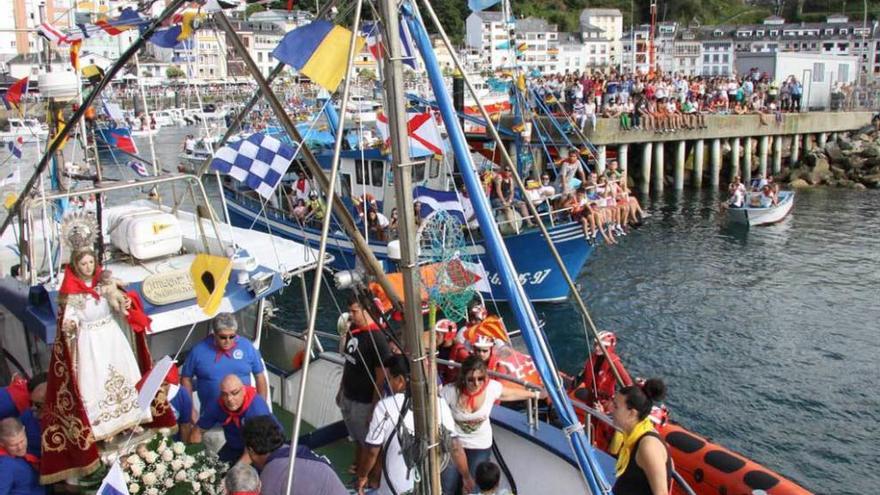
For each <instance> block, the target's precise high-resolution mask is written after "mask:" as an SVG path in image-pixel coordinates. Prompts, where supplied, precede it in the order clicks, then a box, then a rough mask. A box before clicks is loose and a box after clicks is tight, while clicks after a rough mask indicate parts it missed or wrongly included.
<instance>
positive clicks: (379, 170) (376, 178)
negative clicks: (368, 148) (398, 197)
mask: <svg viewBox="0 0 880 495" xmlns="http://www.w3.org/2000/svg"><path fill="white" fill-rule="evenodd" d="M370 175H372V176H373V186H375V187H382V183H383V182H384V181H385V162H384V161H382V160H370Z"/></svg>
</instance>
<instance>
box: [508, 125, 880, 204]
mask: <svg viewBox="0 0 880 495" xmlns="http://www.w3.org/2000/svg"><path fill="white" fill-rule="evenodd" d="M873 115H874V114H873V112H869V111H849V112H812V113H798V114H784V115H783V116H782V120H781V121H780V122H777V121H776V118H775V116H773V115H767V116H765V118H764V120H765V122H767V123H766V124H762V123H761V117H760V116H759V115H706V116H705V117H706V129H694V130H686V129H683V130H678V131H676V132H664V133H659V132H655V131H653V130H651V131H647V130H630V131H623V130H621V129H620V124H619V121H618V119H616V118H614V119H612V118H605V119H599V120H598V122H597V124H596V129H595V130H590V129H587V130H586V132H585V133H584V134H585V137H586V139H587V140H589V141H590V142H591V143H592V144H593V145H594V146H595V147H596V155H595V157H594V158H595V161H594V162H593V164H594V166H595V168H596V170H597V171H598V172H599V173H602V172H603V171H604V169H605V167H606V164H607V161H608V159H609V158H610V156H611V155H612V154H613V155H615V156H616V157H617V160H618V161H619V163H620V168H621V169H622V170H623V171H624V173H625V174H626V176H627V179H628V182H629V184H630V187H633V188H634V189H636V190H638V191H640V192H642V193H645V194H647V193H649V192H650V191H655V192H662V191H663V189H664V187H665V186H666V185H669V186H671V187H673V188H675V189H676V190H680V189H683V188H684V187H685V185H690V186H692V187H696V188H701V187H704V186H708V187H712V188H717V187H719V186H720V185H721V183H722V181H725V180H729V179H732V178H733V177H734V176H741V177H742V179H743V181H745V182H748V181H750V180H751V178H752V176H753V175H756V174H760V175H762V176H767V175H768V174H779V173H780V172H781V171H782V168H783V166H784V164H794V163H797V162H798V161H799V160H800V158H801V157H803V156H804V155H806V154H807V153H809V152H810V151H811V150H813V149H814V148H821V147H823V146H825V143H826V142H828V140H829V139H834V138H836V136H837V134H838V133H842V132H847V131H854V130H857V129H860V128H862V127H864V126H866V125H869V124H870V123H871V118H872V116H873ZM511 124H512V122H511V121H510V120H509V118H505V119H502V125H504V126H505V127H508V128H510V126H511ZM538 130H540V134H541V135H544V136H548V135H549V137H550V140H551V141H553V142H554V143H555V144H556V145H564V143H565V142H566V137H567V138H568V140H570V141H571V142H573V143H574V144H581V141H580V140H579V139H577V138H576V136H575V135H574V134H575V133H570V134H569V135H568V136H565V137H564V136H562V135H561V134H559V132H558V130H557V129H555V128H554V126H553V123H552V122H551V121H550V120H549V119H548V118H546V117H540V118H538V119H537V120H536V121H534V125H533V131H532V141H533V142H535V143H538V142H539V132H537V131H538ZM512 153H513V152H512ZM536 160H537V161H538V164H539V166H546V165H547V164H546V163H545V160H543V157H541V156H540V155H539V156H537V157H536ZM667 160H668V161H667ZM670 165H671V166H670Z"/></svg>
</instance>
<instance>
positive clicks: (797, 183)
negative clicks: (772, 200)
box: [788, 179, 810, 189]
mask: <svg viewBox="0 0 880 495" xmlns="http://www.w3.org/2000/svg"><path fill="white" fill-rule="evenodd" d="M788 187H790V188H792V189H806V188H808V187H810V183H809V182H807V181H805V180H804V179H795V180H793V181H791V182H789V183H788Z"/></svg>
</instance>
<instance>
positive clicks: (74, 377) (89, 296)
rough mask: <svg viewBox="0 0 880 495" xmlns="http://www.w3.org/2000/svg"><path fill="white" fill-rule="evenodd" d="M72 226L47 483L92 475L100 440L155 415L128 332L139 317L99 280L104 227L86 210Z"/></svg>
mask: <svg viewBox="0 0 880 495" xmlns="http://www.w3.org/2000/svg"><path fill="white" fill-rule="evenodd" d="M66 224H67V225H66V228H65V229H64V230H65V237H66V239H65V241H66V243H67V245H68V246H69V247H70V249H71V255H70V263H69V264H68V265H67V266H66V267H65V269H64V279H63V281H62V283H61V287H60V289H59V296H58V303H59V304H58V314H59V318H58V320H59V321H58V328H59V329H60V331H59V332H58V334H57V335H56V339H55V343H54V344H53V347H52V355H51V357H50V362H49V370H48V371H49V378H48V385H49V388H48V391H47V398H46V406H45V407H46V409H45V411H44V414H43V416H44V417H43V420H42V425H41V426H42V429H43V434H42V444H43V462H42V463H41V475H42V476H41V481H42V482H43V483H53V482H56V481H60V480H62V479H64V478H67V477H71V476H73V477H76V476H83V475H86V474H89V473H91V472H92V471H94V470H95V469H96V468H97V466H98V459H97V457H98V455H97V445H96V444H97V442H99V441H102V440H107V439H110V438H111V437H113V436H114V435H116V434H117V433H121V432H123V431H125V430H128V429H130V428H133V427H135V426H138V425H140V424H142V423H147V422H150V421H151V419H152V415H151V412H150V410H149V409H147V410H146V411H145V410H142V409H141V408H140V407H139V406H138V390H137V388H136V384H137V383H138V381H139V380H140V379H141V370H140V367H139V366H138V361H137V360H136V359H135V355H134V353H133V352H132V347H131V345H130V343H129V341H128V339H127V338H126V334H125V332H124V331H123V326H126V327H127V325H128V322H127V320H129V321H130V320H131V318H130V317H129V318H126V316H125V315H121V314H115V313H114V312H113V310H112V309H111V306H110V304H109V303H108V301H107V299H106V298H105V297H104V295H103V294H102V289H101V287H100V285H99V282H100V276H101V271H102V268H101V265H100V264H99V263H98V259H97V256H96V254H95V251H94V250H93V248H92V246H93V245H94V238H95V234H96V233H97V225H95V224H94V220H93V219H92V218H90V217H85V216H83V217H77V218H74V219H72V220H69V221H67V222H66ZM130 303H131V301H130V299H126V306H130Z"/></svg>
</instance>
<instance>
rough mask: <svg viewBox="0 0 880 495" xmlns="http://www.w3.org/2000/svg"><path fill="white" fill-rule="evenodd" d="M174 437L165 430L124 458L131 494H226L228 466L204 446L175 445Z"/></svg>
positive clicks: (123, 465)
mask: <svg viewBox="0 0 880 495" xmlns="http://www.w3.org/2000/svg"><path fill="white" fill-rule="evenodd" d="M170 434H171V432H170V430H168V429H166V428H163V429H161V430H159V433H157V434H156V436H155V437H153V439H152V440H150V441H149V442H146V443H142V444H140V445H138V446H137V447H136V448H135V451H134V453H131V454H128V455H127V456H123V457H122V458H121V459H120V464H121V466H122V472H123V478H124V479H125V482H126V483H127V484H128V492H129V493H130V494H131V495H159V494H168V495H202V494H204V495H216V494H219V493H222V490H221V485H222V483H223V476H224V474H225V473H226V470H227V469H228V466H227V465H226V463H224V462H222V461H220V459H218V458H217V456H216V455H214V454H212V453H210V452H208V451H207V450H205V448H204V447H203V446H201V445H185V444H184V443H183V442H175V441H174V440H173V439H171V438H170ZM108 460H111V459H108ZM111 461H112V460H111Z"/></svg>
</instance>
